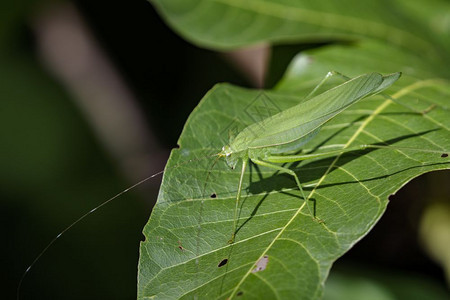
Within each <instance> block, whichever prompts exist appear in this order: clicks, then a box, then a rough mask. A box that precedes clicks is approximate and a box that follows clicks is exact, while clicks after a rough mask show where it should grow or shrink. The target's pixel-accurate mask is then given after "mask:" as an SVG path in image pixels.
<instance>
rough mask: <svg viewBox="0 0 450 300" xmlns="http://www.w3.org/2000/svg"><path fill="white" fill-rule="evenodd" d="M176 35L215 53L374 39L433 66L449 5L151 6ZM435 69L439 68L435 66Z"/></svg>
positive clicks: (398, 0) (258, 2)
mask: <svg viewBox="0 0 450 300" xmlns="http://www.w3.org/2000/svg"><path fill="white" fill-rule="evenodd" d="M149 1H150V2H151V3H152V4H153V5H154V6H155V7H156V8H157V10H158V11H159V12H160V14H161V15H162V17H164V18H165V20H166V21H167V23H168V24H170V25H171V26H172V27H173V29H174V30H175V31H177V32H178V33H180V35H182V36H183V37H184V38H186V39H188V40H189V41H191V42H193V43H196V44H198V45H201V46H205V47H210V48H214V49H227V48H234V47H241V46H245V45H249V44H255V43H261V42H269V43H274V42H275V43H280V42H297V43H298V42H311V41H315V42H317V41H336V40H355V39H356V40H359V39H361V38H373V39H378V40H383V41H386V42H387V43H389V44H393V45H397V46H399V47H401V48H404V49H408V51H412V52H415V53H420V55H421V56H422V57H427V58H428V60H429V61H433V62H434V63H435V64H436V63H439V61H441V60H442V59H443V58H445V59H447V58H448V55H447V54H446V53H447V52H448V50H449V47H448V46H449V45H448V34H449V29H448V27H449V26H448V16H449V11H450V5H449V3H448V1H445V0H433V1H430V2H429V3H428V2H427V6H425V8H424V3H423V1H418V0H416V1H406V0H394V1H392V0H391V1H358V0H340V1H329V0H316V1H298V0H246V1H242V0H149ZM436 65H437V64H436Z"/></svg>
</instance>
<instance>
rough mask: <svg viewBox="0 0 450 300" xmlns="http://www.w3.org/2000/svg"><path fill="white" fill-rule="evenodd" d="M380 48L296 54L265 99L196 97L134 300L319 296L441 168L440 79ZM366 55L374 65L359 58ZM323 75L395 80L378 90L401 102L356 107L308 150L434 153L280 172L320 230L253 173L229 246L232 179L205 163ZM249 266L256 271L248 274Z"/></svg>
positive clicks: (151, 226) (445, 109)
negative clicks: (356, 250) (339, 264)
mask: <svg viewBox="0 0 450 300" xmlns="http://www.w3.org/2000/svg"><path fill="white" fill-rule="evenodd" d="M380 48H382V47H380V45H379V44H377V43H374V42H370V43H363V44H360V45H359V46H358V47H353V48H351V47H342V46H340V47H337V46H332V47H328V48H325V49H323V50H320V51H315V52H310V53H308V54H302V55H301V56H299V57H297V58H296V60H295V61H294V62H293V63H292V65H291V67H290V68H289V71H288V73H287V74H286V76H285V77H284V79H283V80H282V81H281V82H280V83H279V85H278V86H277V88H276V90H274V91H267V92H266V93H264V94H261V93H260V92H259V91H255V90H247V89H243V88H238V87H234V86H231V85H227V84H221V85H217V86H216V87H214V88H213V89H212V90H211V91H210V92H208V93H207V95H206V96H205V97H204V99H203V100H202V101H201V102H200V104H199V105H198V107H197V108H196V109H195V110H194V111H193V113H192V114H191V116H190V117H189V120H188V121H187V123H186V125H185V128H184V131H183V133H182V135H181V137H180V140H179V145H180V148H179V149H175V150H174V151H172V154H171V157H170V160H169V162H168V165H167V167H166V172H165V174H164V178H163V183H162V186H161V190H160V194H159V197H158V203H157V205H156V207H155V208H154V211H153V213H152V216H151V218H150V221H149V223H148V224H147V225H146V227H145V228H144V235H145V236H146V241H145V242H143V243H142V244H141V258H140V262H139V275H138V276H139V277H138V296H139V298H140V299H146V298H158V299H178V298H183V299H191V298H193V299H227V298H230V297H231V298H234V297H236V298H242V299H294V298H295V299H316V298H320V296H321V295H322V292H323V285H324V282H325V279H326V277H327V275H328V273H329V270H330V268H331V265H332V263H333V262H334V261H335V260H336V259H337V258H339V257H340V256H342V255H343V254H344V253H345V252H346V251H347V250H348V249H350V248H351V247H352V246H353V245H354V244H355V243H356V242H357V241H358V240H360V239H361V238H362V237H364V236H365V235H366V234H367V233H368V232H369V230H370V229H371V228H372V227H373V226H374V225H375V223H376V222H377V221H378V220H379V218H380V217H381V215H382V214H383V212H384V210H385V208H386V205H387V203H388V197H389V196H390V195H392V194H393V193H395V192H396V191H397V190H398V189H400V188H401V187H402V186H403V185H405V184H406V183H407V182H408V181H410V180H411V179H412V178H414V177H417V176H419V175H420V174H423V173H426V172H429V171H432V170H440V169H448V168H449V167H450V159H449V157H448V156H446V155H444V154H446V153H448V151H449V150H450V132H449V127H450V112H449V103H448V98H449V96H450V87H449V84H448V81H445V80H443V79H434V78H432V79H428V78H430V76H432V72H431V71H429V70H428V68H427V67H426V65H425V64H421V63H420V62H419V61H418V60H417V61H416V60H415V59H413V58H410V59H408V56H407V55H406V56H405V55H404V53H401V52H400V51H397V52H396V51H388V50H386V51H379V52H378V50H380ZM370 54H374V55H377V56H376V58H377V59H376V60H372V59H367V57H371V56H370ZM405 57H406V58H405ZM402 58H404V59H402ZM394 62H395V63H394ZM416 65H417V68H416V67H415V66H416ZM330 69H331V70H338V71H341V72H343V73H346V74H347V75H350V76H355V75H357V74H360V73H366V72H371V71H381V72H385V73H386V72H393V71H403V72H404V75H403V76H402V78H401V79H400V80H399V81H398V83H396V84H394V86H393V87H392V88H390V89H389V90H387V93H388V94H390V95H391V96H392V97H393V98H395V99H396V101H398V102H401V103H404V104H403V105H399V104H397V103H394V102H391V101H390V100H387V99H386V98H384V97H383V96H375V97H371V98H368V99H365V100H362V101H361V102H359V103H357V104H356V105H353V106H351V107H350V108H349V109H347V110H346V111H344V112H343V113H342V114H340V115H339V116H337V117H336V118H334V119H333V120H332V121H331V122H329V123H327V124H326V125H325V126H324V128H323V129H322V130H321V132H320V133H319V134H318V135H317V136H316V137H315V138H314V139H313V140H311V141H310V142H309V143H308V144H306V145H305V149H307V151H325V149H326V148H327V147H330V148H335V147H336V146H338V145H339V146H341V147H342V146H343V145H359V144H374V143H379V144H383V145H385V144H388V145H393V146H396V147H411V148H415V149H423V150H436V151H441V152H438V153H429V152H421V151H416V150H405V149H403V150H393V149H378V150H366V151H355V152H351V153H346V154H343V155H339V156H335V157H330V158H327V159H318V160H309V161H304V162H302V163H294V164H291V165H289V164H288V165H287V166H288V167H289V168H291V169H293V170H295V172H296V173H297V174H298V176H299V177H300V180H301V181H302V183H303V185H304V188H305V192H306V193H307V194H308V195H309V196H308V195H307V197H308V198H310V200H311V204H313V203H315V212H316V215H317V216H318V217H319V218H320V219H322V220H323V221H324V222H323V223H319V222H316V221H313V220H312V218H311V217H310V216H309V215H308V211H307V210H306V209H300V208H301V207H302V204H303V203H304V202H303V200H302V199H301V197H300V195H299V191H298V189H297V188H296V185H295V182H294V181H293V179H292V178H291V177H289V176H286V175H283V174H278V173H277V172H273V170H270V169H265V168H262V167H259V168H256V167H255V166H252V167H251V168H250V169H249V170H248V172H247V173H246V174H245V178H244V187H243V198H242V202H241V205H240V210H239V212H240V219H239V226H238V229H239V230H238V232H237V235H236V242H235V243H234V244H231V245H230V244H228V243H227V241H228V240H229V239H230V237H231V233H232V227H233V216H234V205H235V196H236V190H237V185H238V181H239V174H240V170H239V168H238V169H236V170H230V169H229V168H228V167H227V166H226V164H225V162H224V161H222V160H219V161H218V162H217V164H216V165H214V167H213V168H212V169H211V167H212V166H213V163H214V162H213V161H214V157H211V155H212V154H214V153H218V152H219V151H220V149H221V147H222V146H223V145H225V144H226V143H227V142H228V136H229V132H230V130H231V131H235V130H240V129H242V128H243V127H245V126H246V125H248V124H251V123H253V122H255V121H258V118H263V117H265V116H266V114H269V115H270V114H273V113H275V112H277V111H279V110H284V109H286V108H288V107H290V106H292V105H294V104H296V103H298V102H299V101H301V99H302V97H304V96H305V95H307V93H309V92H310V91H311V90H312V89H313V88H314V87H315V86H316V85H317V84H318V83H319V82H320V80H321V79H322V78H323V77H324V75H325V74H326V72H327V71H328V70H330ZM338 82H340V79H339V78H334V79H333V80H331V82H330V85H326V86H324V89H326V88H329V87H330V86H332V85H335V84H337V83H338ZM406 106H408V107H409V108H407V107H406ZM425 110H426V111H427V113H425V114H420V113H417V112H418V111H425ZM299 118H301V116H299ZM190 160H193V161H190ZM209 170H210V172H209ZM258 262H259V263H258ZM263 262H266V263H267V264H266V265H265V264H264V263H263ZM263 265H264V266H263ZM257 266H258V267H261V266H263V267H262V270H260V271H258V272H254V271H255V269H256V268H257Z"/></svg>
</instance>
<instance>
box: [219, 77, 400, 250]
mask: <svg viewBox="0 0 450 300" xmlns="http://www.w3.org/2000/svg"><path fill="white" fill-rule="evenodd" d="M330 75H332V73H328V75H327V77H329V76H330ZM400 75H401V74H400V73H393V74H390V75H386V76H382V75H381V74H378V73H371V74H365V75H361V76H358V77H356V78H354V79H351V80H348V81H346V82H345V83H343V84H341V85H339V86H336V87H335V88H332V89H330V90H328V91H326V92H324V93H322V94H320V95H318V96H315V97H313V98H310V99H308V100H307V101H305V102H302V103H300V104H297V105H295V106H293V107H291V108H289V109H287V110H284V111H281V112H279V113H278V114H275V115H274V116H271V117H269V118H267V119H264V120H262V121H260V122H256V123H254V124H251V125H250V126H248V127H246V128H245V129H243V130H242V131H241V132H240V133H239V134H238V135H237V136H236V137H235V138H234V139H232V140H231V141H230V143H229V144H228V145H225V146H223V148H222V151H221V152H220V153H219V154H218V155H219V157H224V158H225V159H226V162H227V164H228V166H229V167H230V168H235V166H236V164H237V163H238V161H239V160H241V161H242V168H241V174H240V179H239V185H238V190H237V194H236V204H235V211H234V220H233V232H232V235H231V239H230V240H229V242H230V243H233V242H234V239H235V234H236V229H237V219H238V207H239V200H240V197H241V193H242V182H243V178H244V173H245V170H246V168H247V164H248V161H249V160H250V161H251V162H253V163H254V164H256V165H260V166H265V167H269V168H272V169H274V170H277V171H280V172H282V173H286V174H289V175H291V176H292V177H293V178H294V179H295V182H296V184H297V186H298V188H299V190H300V193H301V196H302V198H303V199H304V200H305V201H306V204H307V207H308V209H309V211H310V214H311V215H312V217H313V218H315V219H318V218H316V216H315V215H313V214H312V212H311V209H310V207H309V205H308V201H307V198H306V197H305V193H304V191H303V188H302V185H301V183H300V180H299V178H298V176H297V175H296V173H295V172H294V171H292V170H291V169H288V168H285V167H282V166H278V165H275V164H274V163H287V162H294V161H300V160H305V159H310V158H315V157H320V156H326V155H328V156H329V155H330V154H339V153H343V152H346V151H354V150H355V148H348V149H341V150H338V151H333V152H332V153H330V152H328V153H320V154H311V155H289V156H286V155H283V154H284V153H286V152H292V151H293V150H300V149H301V147H302V146H303V145H304V144H305V143H307V142H308V141H309V140H310V139H312V138H313V137H314V136H315V135H316V134H317V133H318V132H319V130H320V128H321V127H322V126H323V125H324V124H325V123H326V122H328V121H329V120H331V119H332V118H334V117H335V116H336V115H338V114H339V113H341V112H342V111H344V110H345V109H346V108H348V107H349V106H350V105H352V104H354V103H356V102H358V101H359V100H361V99H363V98H365V97H368V96H370V95H373V94H376V93H379V92H381V91H383V90H384V89H386V88H388V87H389V86H391V85H392V84H393V83H394V82H395V81H396V80H397V79H398V78H399V77H400ZM327 77H326V78H327ZM326 78H325V79H326ZM325 79H324V80H325ZM324 80H323V81H322V82H321V84H322V83H323V82H324ZM321 84H319V86H320V85H321ZM316 90H317V87H316V88H315V89H314V90H313V92H312V93H314V92H315V91H316ZM312 93H311V94H312ZM311 94H310V95H311ZM308 96H309V95H308ZM370 147H376V148H378V146H371V145H363V146H359V147H358V149H365V148H370ZM318 220H319V219H318Z"/></svg>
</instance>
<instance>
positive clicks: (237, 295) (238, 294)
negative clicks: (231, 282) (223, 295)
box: [236, 291, 244, 297]
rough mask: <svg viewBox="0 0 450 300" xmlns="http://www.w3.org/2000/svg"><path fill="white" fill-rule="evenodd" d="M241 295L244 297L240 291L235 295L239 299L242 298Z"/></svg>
mask: <svg viewBox="0 0 450 300" xmlns="http://www.w3.org/2000/svg"><path fill="white" fill-rule="evenodd" d="M242 295H244V292H242V291H240V292H238V293H237V294H236V297H240V296H242Z"/></svg>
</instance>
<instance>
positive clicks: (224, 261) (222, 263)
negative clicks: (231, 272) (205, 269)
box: [217, 258, 228, 268]
mask: <svg viewBox="0 0 450 300" xmlns="http://www.w3.org/2000/svg"><path fill="white" fill-rule="evenodd" d="M227 263H228V258H225V259H222V261H221V262H220V263H219V264H218V265H217V267H219V268H220V267H223V266H225V265H226V264H227Z"/></svg>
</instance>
